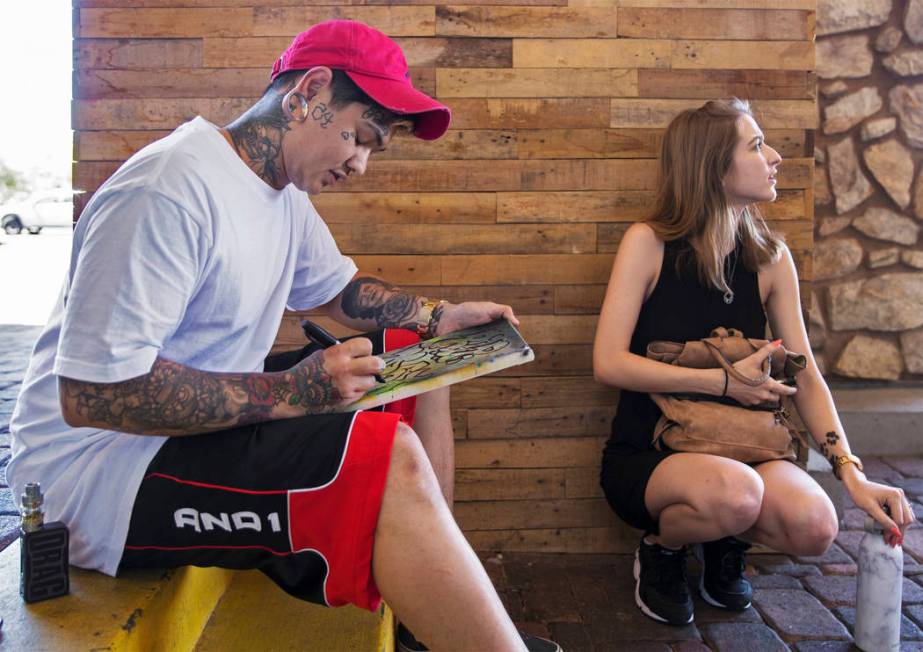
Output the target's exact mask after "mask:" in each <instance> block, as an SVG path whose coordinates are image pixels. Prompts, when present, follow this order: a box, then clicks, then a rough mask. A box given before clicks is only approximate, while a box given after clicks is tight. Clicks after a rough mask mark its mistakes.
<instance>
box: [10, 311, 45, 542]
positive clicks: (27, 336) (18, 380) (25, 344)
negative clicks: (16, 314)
mask: <svg viewBox="0 0 923 652" xmlns="http://www.w3.org/2000/svg"><path fill="white" fill-rule="evenodd" d="M41 332H42V327H41V326H19V325H10V324H0V550H2V549H4V548H6V547H7V546H8V545H9V544H10V543H11V542H12V541H13V540H14V539H16V537H17V536H18V534H19V511H18V507H17V506H18V504H19V498H18V497H17V498H16V499H14V498H13V496H12V495H11V493H10V489H9V487H8V486H7V484H6V465H7V462H9V461H10V418H11V417H12V416H13V406H14V405H15V404H16V397H17V396H18V395H19V387H20V385H21V384H22V378H23V376H24V375H25V373H26V367H27V366H28V365H29V355H30V354H31V353H32V345H33V344H35V340H36V339H37V338H38V336H39V333H41Z"/></svg>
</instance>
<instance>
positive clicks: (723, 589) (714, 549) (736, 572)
mask: <svg viewBox="0 0 923 652" xmlns="http://www.w3.org/2000/svg"><path fill="white" fill-rule="evenodd" d="M749 548H750V544H749V543H747V542H746V541H741V540H740V539H736V538H734V537H725V538H723V539H719V540H718V541H710V542H708V543H703V544H702V550H701V556H700V558H701V560H702V577H701V579H700V580H699V593H701V594H702V599H703V600H705V602H707V603H708V604H710V605H713V606H715V607H721V608H722V609H729V610H731V611H743V610H744V609H747V608H748V607H749V606H750V602H751V600H752V599H753V586H751V584H750V581H749V580H748V579H747V578H746V577H745V576H744V566H745V555H746V552H747V549H749Z"/></svg>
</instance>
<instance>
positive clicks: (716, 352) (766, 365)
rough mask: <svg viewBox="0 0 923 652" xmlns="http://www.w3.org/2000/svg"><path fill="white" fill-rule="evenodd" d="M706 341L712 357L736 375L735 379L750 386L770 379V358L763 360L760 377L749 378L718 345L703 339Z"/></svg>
mask: <svg viewBox="0 0 923 652" xmlns="http://www.w3.org/2000/svg"><path fill="white" fill-rule="evenodd" d="M702 341H703V342H705V346H706V347H708V350H709V352H711V354H712V357H713V358H714V359H715V361H716V362H717V363H718V364H719V365H721V368H722V369H724V370H725V371H726V372H727V373H728V374H730V375H731V376H733V377H734V379H735V380H738V381H740V382H742V383H743V384H744V385H749V386H750V387H759V386H760V385H762V384H763V383H765V382H766V381H767V380H769V373H770V370H771V366H770V365H771V363H770V362H769V358H766V359H765V360H763V364H762V370H763V373H762V374H761V375H760V376H759V377H758V378H748V377H747V376H745V375H744V374H742V373H740V371H738V370H737V368H736V367H735V366H734V365H732V364H731V363H730V362H728V361H727V358H725V357H724V354H723V353H721V351H720V349H718V347H716V346H715V345H714V344H713V343H711V342H709V341H708V340H702Z"/></svg>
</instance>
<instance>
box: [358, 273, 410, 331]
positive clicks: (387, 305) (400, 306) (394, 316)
mask: <svg viewBox="0 0 923 652" xmlns="http://www.w3.org/2000/svg"><path fill="white" fill-rule="evenodd" d="M420 305H421V299H420V297H418V296H417V295H415V294H411V293H409V292H404V291H403V290H400V289H399V288H397V287H395V286H393V285H391V284H390V283H386V282H385V281H382V280H381V279H377V278H371V277H360V278H357V279H354V280H352V281H350V283H349V285H347V286H346V288H345V289H344V290H343V299H342V301H341V303H340V306H341V308H342V309H343V313H344V314H346V315H347V316H348V317H352V318H353V319H371V320H373V321H374V322H375V324H376V325H377V326H378V327H379V328H416V326H417V321H416V317H417V314H418V313H419V311H420Z"/></svg>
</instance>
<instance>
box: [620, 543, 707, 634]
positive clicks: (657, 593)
mask: <svg viewBox="0 0 923 652" xmlns="http://www.w3.org/2000/svg"><path fill="white" fill-rule="evenodd" d="M634 575H635V604H637V605H638V607H639V608H640V609H641V611H642V612H643V613H644V615H646V616H649V617H651V618H653V619H654V620H656V621H658V622H661V623H667V624H670V625H688V624H689V623H691V622H692V618H693V616H694V615H695V613H694V611H693V606H692V595H691V594H690V593H689V585H688V584H687V583H686V548H685V546H684V547H682V548H680V549H679V550H673V549H671V548H664V547H663V546H660V545H657V544H656V543H654V544H649V543H645V541H644V539H643V538H642V539H641V543H640V544H638V550H637V552H636V553H635V568H634Z"/></svg>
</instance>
